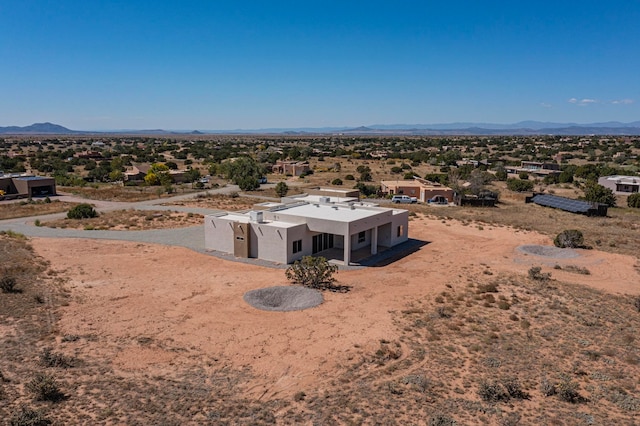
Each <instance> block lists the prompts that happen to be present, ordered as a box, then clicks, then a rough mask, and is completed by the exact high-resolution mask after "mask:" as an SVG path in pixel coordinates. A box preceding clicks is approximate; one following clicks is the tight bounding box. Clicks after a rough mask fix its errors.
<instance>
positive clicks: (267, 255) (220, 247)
mask: <svg viewBox="0 0 640 426" xmlns="http://www.w3.org/2000/svg"><path fill="white" fill-rule="evenodd" d="M309 197H317V199H318V201H317V202H305V201H297V202H295V201H293V200H291V201H293V202H291V203H288V204H287V203H263V204H262V205H256V206H255V209H254V210H251V211H245V212H224V213H219V214H213V215H208V216H205V219H204V221H205V248H206V249H207V250H216V251H221V252H224V253H229V254H233V255H234V256H236V257H245V258H249V257H250V258H258V259H263V260H268V261H271V262H276V263H282V264H289V263H293V262H294V261H296V260H299V259H301V258H302V257H303V256H309V255H314V256H315V255H319V256H323V257H325V258H327V259H329V260H330V261H334V262H339V263H342V264H345V265H348V264H350V263H351V262H352V259H356V260H360V259H362V258H366V257H369V256H372V255H374V254H376V253H378V250H380V249H384V248H388V247H393V246H395V245H398V244H400V243H403V242H405V241H407V240H408V225H409V212H408V211H407V210H401V209H392V208H383V207H378V206H377V205H374V204H370V203H363V202H350V203H339V202H332V199H331V197H320V196H309Z"/></svg>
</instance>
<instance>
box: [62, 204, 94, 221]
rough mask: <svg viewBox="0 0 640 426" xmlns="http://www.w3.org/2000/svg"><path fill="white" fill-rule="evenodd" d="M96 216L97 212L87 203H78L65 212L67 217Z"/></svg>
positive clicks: (88, 217)
mask: <svg viewBox="0 0 640 426" xmlns="http://www.w3.org/2000/svg"><path fill="white" fill-rule="evenodd" d="M97 216H98V212H97V211H96V210H95V209H94V208H93V206H92V205H91V204H87V203H82V204H78V205H77V206H75V207H73V208H72V209H71V210H69V211H68V212H67V218H69V219H90V218H93V217H97Z"/></svg>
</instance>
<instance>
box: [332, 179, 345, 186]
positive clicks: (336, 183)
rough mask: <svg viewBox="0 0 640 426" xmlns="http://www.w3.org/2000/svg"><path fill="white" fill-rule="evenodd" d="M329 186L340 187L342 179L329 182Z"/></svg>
mask: <svg viewBox="0 0 640 426" xmlns="http://www.w3.org/2000/svg"><path fill="white" fill-rule="evenodd" d="M331 185H337V186H339V185H342V179H340V178H335V179H334V180H332V181H331Z"/></svg>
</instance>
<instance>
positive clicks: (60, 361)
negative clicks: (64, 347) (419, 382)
mask: <svg viewBox="0 0 640 426" xmlns="http://www.w3.org/2000/svg"><path fill="white" fill-rule="evenodd" d="M40 364H42V365H43V366H45V367H61V368H71V367H73V366H74V364H75V360H74V359H73V358H72V357H68V356H66V355H64V354H61V353H59V352H53V351H52V350H51V349H49V348H45V349H43V350H42V353H41V354H40Z"/></svg>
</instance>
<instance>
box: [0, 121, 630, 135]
mask: <svg viewBox="0 0 640 426" xmlns="http://www.w3.org/2000/svg"><path fill="white" fill-rule="evenodd" d="M336 133H338V134H350V135H389V136H392V135H424V136H456V135H458V136H464V135H469V136H472V135H570V136H581V135H640V121H634V122H631V123H620V122H618V121H608V122H604V123H589V124H577V123H551V122H541V121H521V122H518V123H513V124H495V123H448V124H374V125H370V126H361V127H354V128H350V127H320V128H313V127H304V128H266V129H236V130H188V131H180V130H162V129H150V130H116V131H85V130H83V131H79V130H70V129H68V128H66V127H63V126H60V125H58V124H53V123H35V124H32V125H30V126H25V127H19V126H8V127H0V134H10V135H69V134H136V135H175V134H192V135H205V134H286V135H305V134H336Z"/></svg>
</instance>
